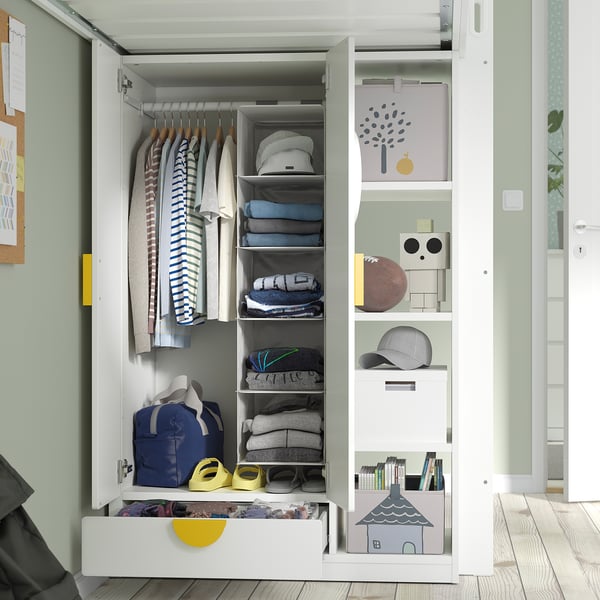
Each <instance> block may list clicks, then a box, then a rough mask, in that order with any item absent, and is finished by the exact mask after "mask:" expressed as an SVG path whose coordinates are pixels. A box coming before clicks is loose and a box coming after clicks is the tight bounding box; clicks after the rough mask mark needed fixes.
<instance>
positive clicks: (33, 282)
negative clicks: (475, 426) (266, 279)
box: [0, 0, 531, 573]
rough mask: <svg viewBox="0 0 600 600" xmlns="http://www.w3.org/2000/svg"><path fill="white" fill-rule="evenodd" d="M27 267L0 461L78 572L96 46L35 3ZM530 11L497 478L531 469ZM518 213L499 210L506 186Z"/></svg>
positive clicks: (515, 139) (6, 324) (7, 351)
mask: <svg viewBox="0 0 600 600" xmlns="http://www.w3.org/2000/svg"><path fill="white" fill-rule="evenodd" d="M2 8H3V9H4V10H6V11H8V12H9V13H12V14H13V15H14V16H15V17H17V18H19V19H20V20H22V21H23V22H24V23H25V24H26V25H27V116H26V209H25V219H26V262H25V264H24V265H0V289H1V290H2V304H1V306H2V307H3V310H2V313H1V315H0V331H2V342H3V343H2V345H1V350H0V352H1V361H0V365H1V366H0V375H1V378H2V384H3V393H2V399H1V401H0V402H1V404H0V407H1V408H0V453H2V454H3V455H4V456H5V457H6V458H7V459H8V460H9V461H10V462H11V463H12V464H13V465H14V466H15V467H16V468H17V470H18V471H19V472H20V473H21V474H22V475H23V476H24V477H25V479H26V480H27V481H28V482H29V483H30V485H31V486H32V487H33V488H34V489H35V493H34V495H33V496H32V497H31V498H30V499H29V500H28V501H27V503H26V505H25V507H26V509H27V510H28V512H29V513H30V515H31V516H32V518H33V520H34V521H35V523H36V525H37V526H38V527H39V528H40V530H41V532H42V535H43V536H44V538H45V539H46V541H47V542H48V544H49V545H50V547H51V549H52V550H53V552H54V553H55V554H56V555H57V557H58V558H59V560H61V562H62V563H63V565H64V566H65V567H66V568H67V569H69V570H71V571H72V572H74V573H76V572H78V571H79V570H80V568H81V560H80V541H79V538H80V532H81V528H80V520H81V517H82V516H83V515H85V514H89V513H90V510H89V508H88V507H89V504H90V500H89V498H90V492H89V489H90V477H89V473H88V469H89V465H90V449H89V438H90V426H89V417H90V409H89V398H90V380H91V377H90V312H89V309H85V308H82V307H81V305H80V255H81V253H82V252H87V251H89V250H90V247H91V240H90V185H91V175H90V73H89V65H90V54H91V50H90V45H89V43H88V42H86V41H84V40H81V39H80V38H79V37H78V36H77V35H76V34H75V33H73V32H71V31H70V30H68V29H67V28H66V27H64V26H63V25H61V24H60V23H59V22H58V21H56V20H54V19H53V18H52V17H50V16H49V15H47V14H46V13H45V12H44V11H42V10H41V9H39V8H37V7H36V6H35V5H34V4H32V3H30V2H24V1H23V0H4V2H3V5H2ZM530 10H531V5H530V1H526V2H523V1H522V0H496V2H495V8H494V13H495V14H494V18H495V26H494V30H495V69H496V71H495V94H494V99H495V115H496V116H495V140H494V150H495V166H496V175H495V203H496V214H495V219H496V222H495V233H496V241H495V310H496V317H495V367H496V377H495V394H496V398H495V471H496V473H502V474H528V473H530V470H531V448H530V446H531V443H530V440H531V394H530V390H531V375H530V371H531V359H530V354H531V339H530V337H531V336H530V308H529V307H530V305H531V289H530V288H531V284H530V281H531V273H530V267H529V264H530V259H531V249H530V235H531V201H530V200H531V158H530V157H531V140H530V133H529V132H530V131H531V116H530V106H531V84H530V75H531V73H530V70H531V67H530V65H531V48H530V38H531V36H530V30H531V15H530ZM515 188H516V189H522V190H523V191H524V195H525V210H524V211H523V212H508V213H507V212H503V211H502V210H501V196H502V190H503V189H515Z"/></svg>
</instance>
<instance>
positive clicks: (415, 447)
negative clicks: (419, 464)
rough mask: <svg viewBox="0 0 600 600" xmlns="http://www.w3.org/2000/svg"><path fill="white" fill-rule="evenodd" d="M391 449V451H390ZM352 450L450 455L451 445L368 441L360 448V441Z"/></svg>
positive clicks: (356, 442)
mask: <svg viewBox="0 0 600 600" xmlns="http://www.w3.org/2000/svg"><path fill="white" fill-rule="evenodd" d="M392 448H393V450H392ZM354 450H355V451H356V452H386V453H388V454H389V453H390V452H396V453H401V452H406V453H409V452H440V453H450V452H452V444H451V443H449V442H446V443H444V442H427V441H423V442H420V441H419V442H408V443H407V442H402V441H401V440H398V441H390V440H381V441H380V442H377V443H373V441H370V442H369V444H368V446H367V445H365V446H364V447H363V446H361V444H360V441H359V440H356V441H355V447H354Z"/></svg>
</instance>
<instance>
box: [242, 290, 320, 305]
mask: <svg viewBox="0 0 600 600" xmlns="http://www.w3.org/2000/svg"><path fill="white" fill-rule="evenodd" d="M248 296H249V297H250V298H252V300H255V301H256V302H260V303H261V304H267V305H276V304H306V303H308V302H316V301H317V300H320V299H321V297H322V296H323V292H322V291H321V286H319V287H318V288H317V289H316V290H314V291H312V290H304V291H299V292H286V291H283V290H250V291H249V292H248ZM265 308H266V307H265Z"/></svg>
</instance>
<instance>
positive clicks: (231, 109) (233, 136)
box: [229, 102, 237, 143]
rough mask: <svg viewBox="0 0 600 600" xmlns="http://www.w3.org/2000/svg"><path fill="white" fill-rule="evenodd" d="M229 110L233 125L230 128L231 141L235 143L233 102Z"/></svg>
mask: <svg viewBox="0 0 600 600" xmlns="http://www.w3.org/2000/svg"><path fill="white" fill-rule="evenodd" d="M229 110H230V112H231V125H230V126H229V135H230V136H231V139H232V140H233V141H234V142H235V143H237V142H236V140H235V126H234V125H233V102H231V104H230V107H229Z"/></svg>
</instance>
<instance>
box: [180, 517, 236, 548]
mask: <svg viewBox="0 0 600 600" xmlns="http://www.w3.org/2000/svg"><path fill="white" fill-rule="evenodd" d="M226 522H227V521H226V519H206V520H204V519H174V520H173V530H174V531H175V534H176V535H177V537H178V538H179V539H180V540H181V541H182V542H183V543H184V544H187V545H188V546H197V547H199V548H202V547H204V546H210V545H211V544H214V543H215V542H216V541H217V540H218V539H219V538H220V537H221V534H222V533H223V531H224V530H225V524H226Z"/></svg>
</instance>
